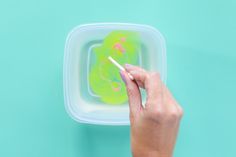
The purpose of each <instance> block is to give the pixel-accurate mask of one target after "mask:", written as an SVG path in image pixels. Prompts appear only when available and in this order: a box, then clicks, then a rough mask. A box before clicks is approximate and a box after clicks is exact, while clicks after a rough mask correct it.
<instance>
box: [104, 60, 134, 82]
mask: <svg viewBox="0 0 236 157" xmlns="http://www.w3.org/2000/svg"><path fill="white" fill-rule="evenodd" d="M108 59H109V60H110V61H111V63H113V64H114V65H115V66H116V67H117V68H119V69H120V70H121V71H124V72H126V73H127V74H128V76H129V78H130V79H131V80H134V77H133V76H132V75H131V74H130V73H128V72H127V71H126V70H125V68H124V67H122V66H121V65H120V64H119V63H118V62H117V61H115V60H114V59H113V58H112V57H111V56H109V57H108Z"/></svg>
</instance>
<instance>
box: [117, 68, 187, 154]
mask: <svg viewBox="0 0 236 157" xmlns="http://www.w3.org/2000/svg"><path fill="white" fill-rule="evenodd" d="M125 69H126V71H127V72H129V73H130V74H131V75H132V76H133V77H134V79H135V81H132V80H131V79H130V78H129V76H128V75H127V73H126V72H123V71H120V74H121V77H122V79H123V81H124V82H125V84H126V89H127V94H128V97H129V107H130V125H131V149H132V154H133V156H134V157H171V156H172V154H173V150H174V146H175V141H176V137H177V134H178V128H179V124H180V119H181V117H182V115H183V110H182V108H181V107H180V106H179V104H178V103H177V102H176V101H175V99H174V98H173V97H172V95H171V93H170V91H169V90H168V89H167V87H166V86H165V85H164V84H163V83H162V81H161V79H160V75H159V74H158V73H152V72H147V71H145V70H144V69H142V68H140V67H137V66H133V65H129V64H127V65H126V66H125ZM139 87H141V88H144V89H145V90H146V93H147V99H146V103H145V107H143V106H142V98H141V94H140V90H139Z"/></svg>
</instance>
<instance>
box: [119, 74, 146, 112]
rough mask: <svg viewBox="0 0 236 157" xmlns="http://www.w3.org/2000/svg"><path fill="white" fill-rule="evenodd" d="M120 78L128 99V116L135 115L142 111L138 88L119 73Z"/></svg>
mask: <svg viewBox="0 0 236 157" xmlns="http://www.w3.org/2000/svg"><path fill="white" fill-rule="evenodd" d="M120 76H121V78H122V80H123V81H124V83H125V85H126V90H127V94H128V98H129V108H130V116H131V117H135V115H136V114H137V113H138V112H139V111H140V110H141V109H142V97H141V94H140V90H139V87H138V85H137V83H136V82H135V81H132V80H131V79H130V77H129V76H128V74H127V73H126V72H124V71H120Z"/></svg>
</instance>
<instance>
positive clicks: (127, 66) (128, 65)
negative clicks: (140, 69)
mask: <svg viewBox="0 0 236 157" xmlns="http://www.w3.org/2000/svg"><path fill="white" fill-rule="evenodd" d="M125 67H126V68H132V67H134V66H133V65H131V64H125Z"/></svg>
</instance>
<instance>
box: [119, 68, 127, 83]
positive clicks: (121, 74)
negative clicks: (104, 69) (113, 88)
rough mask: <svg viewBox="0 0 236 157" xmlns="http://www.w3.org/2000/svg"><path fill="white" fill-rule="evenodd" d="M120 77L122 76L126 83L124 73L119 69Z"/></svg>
mask: <svg viewBox="0 0 236 157" xmlns="http://www.w3.org/2000/svg"><path fill="white" fill-rule="evenodd" d="M120 77H121V78H122V80H123V81H124V83H125V84H126V79H125V76H124V74H123V73H122V71H120Z"/></svg>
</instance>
